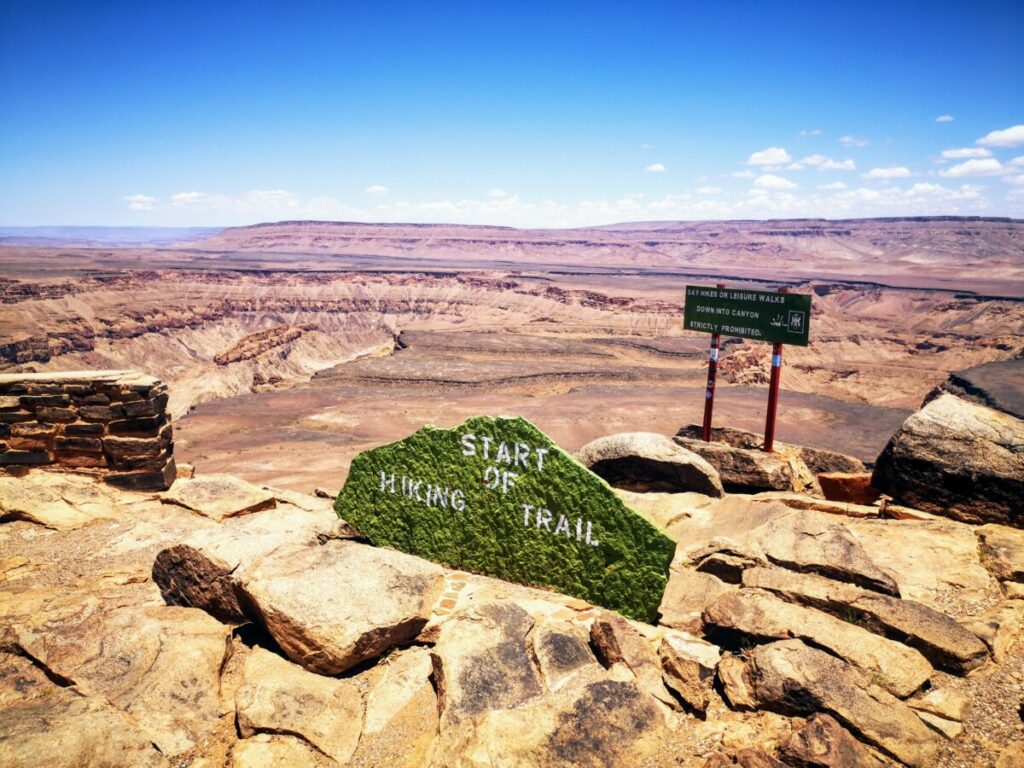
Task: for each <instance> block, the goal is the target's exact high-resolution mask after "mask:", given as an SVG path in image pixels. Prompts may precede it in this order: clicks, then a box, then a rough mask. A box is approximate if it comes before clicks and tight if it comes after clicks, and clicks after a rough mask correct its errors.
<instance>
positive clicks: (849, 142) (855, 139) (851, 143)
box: [839, 134, 871, 147]
mask: <svg viewBox="0 0 1024 768" xmlns="http://www.w3.org/2000/svg"><path fill="white" fill-rule="evenodd" d="M839 143H840V144H842V145H843V146H844V147H866V146H867V145H868V144H870V143H871V142H870V141H868V140H867V139H863V138H861V137H860V136H851V135H850V134H846V135H845V136H840V137H839Z"/></svg>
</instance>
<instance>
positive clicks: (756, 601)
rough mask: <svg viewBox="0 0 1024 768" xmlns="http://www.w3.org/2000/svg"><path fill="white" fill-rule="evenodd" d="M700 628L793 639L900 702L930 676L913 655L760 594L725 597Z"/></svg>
mask: <svg viewBox="0 0 1024 768" xmlns="http://www.w3.org/2000/svg"><path fill="white" fill-rule="evenodd" d="M704 623H705V627H706V628H707V629H708V630H709V631H711V633H712V636H713V635H714V633H715V632H720V633H722V632H725V633H739V634H741V635H743V636H746V637H752V638H755V639H757V640H762V641H763V640H776V639H777V640H784V639H789V638H798V639H800V640H803V641H805V642H807V643H809V644H811V645H813V646H815V647H817V648H824V649H826V650H828V651H830V652H831V653H833V654H834V655H836V656H838V657H840V658H841V659H843V660H845V661H848V662H849V663H850V664H853V665H854V666H855V667H858V668H860V669H861V670H863V671H864V672H866V673H867V674H868V675H873V676H874V678H875V680H876V682H877V683H878V685H880V686H882V687H883V688H885V689H886V690H887V691H889V693H891V694H893V695H894V696H898V697H900V698H906V697H907V696H909V695H910V694H912V693H913V692H914V691H916V690H918V689H919V688H920V687H921V686H922V685H924V683H925V682H927V680H928V679H929V678H930V677H931V674H932V666H931V664H929V663H928V661H927V660H926V659H925V658H924V656H922V655H921V654H920V653H919V652H918V651H916V650H914V649H912V648H908V647H907V646H905V645H902V644H901V643H897V642H896V641H894V640H889V639H887V638H884V637H880V636H878V635H875V634H872V633H871V632H869V631H868V630H866V629H862V628H861V627H859V626H857V625H855V624H851V623H850V622H847V621H843V620H842V619H839V618H836V617H835V616H832V615H830V614H827V613H824V612H822V611H819V610H816V609H814V608H807V607H805V606H801V605H794V604H792V603H787V602H786V601H784V600H782V599H780V598H778V597H775V596H773V595H772V594H771V593H768V592H762V591H760V590H752V589H744V590H740V591H739V592H736V593H733V594H729V595H725V596H724V597H722V598H720V599H719V600H718V601H716V602H715V603H714V604H712V605H711V606H709V607H708V608H707V610H705V611H704Z"/></svg>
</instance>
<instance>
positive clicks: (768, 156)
mask: <svg viewBox="0 0 1024 768" xmlns="http://www.w3.org/2000/svg"><path fill="white" fill-rule="evenodd" d="M792 159H793V158H791V157H790V156H789V152H787V151H786V150H785V149H783V148H782V147H768V149H762V150H761V151H760V152H755V153H754V154H752V155H751V156H750V157H748V158H747V165H782V164H783V163H788V162H790V161H791V160H792Z"/></svg>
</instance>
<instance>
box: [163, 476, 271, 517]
mask: <svg viewBox="0 0 1024 768" xmlns="http://www.w3.org/2000/svg"><path fill="white" fill-rule="evenodd" d="M160 498H161V500H162V501H163V502H164V503H166V504H177V505H178V506H181V507H185V508H186V509H191V510H192V511H193V512H198V513H199V514H201V515H204V516H206V517H209V518H212V519H214V520H223V519H224V518H226V517H235V516H236V515H245V514H251V513H253V512H259V511H261V510H264V509H272V508H273V507H275V506H276V505H277V501H276V500H275V498H274V494H273V492H272V491H269V490H267V489H265V488H260V487H259V486H257V485H253V484H252V483H247V482H245V481H244V480H239V479H238V478H237V477H232V476H231V475H201V476H200V477H197V478H194V479H192V480H179V481H178V482H176V483H175V484H174V485H173V486H172V487H171V489H170V490H169V491H166V492H165V493H163V494H161V497H160Z"/></svg>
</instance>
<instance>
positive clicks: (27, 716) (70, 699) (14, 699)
mask: <svg viewBox="0 0 1024 768" xmlns="http://www.w3.org/2000/svg"><path fill="white" fill-rule="evenodd" d="M0 734H2V735H0V765H5V766H12V768H13V766H19V767H20V768H81V767H82V766H92V765H95V766H100V765H102V766H110V768H164V766H167V765H168V762H167V760H166V759H165V758H164V756H163V755H162V754H160V752H159V750H157V748H156V747H155V746H154V745H153V743H152V741H151V739H150V736H149V735H148V734H147V733H146V732H145V731H143V730H142V729H141V728H140V727H139V724H138V723H137V722H136V721H135V720H134V719H133V718H132V717H131V716H129V715H127V714H125V713H124V712H122V711H120V710H119V709H115V708H113V707H111V706H110V705H109V704H107V703H106V702H104V701H103V698H102V697H94V696H83V695H82V693H81V692H80V691H78V690H77V689H76V688H74V687H70V688H69V687H61V686H59V685H56V684H55V683H53V682H51V681H50V680H48V679H47V678H46V676H45V675H44V674H43V672H42V671H41V670H40V669H38V668H37V667H36V666H34V665H33V664H32V663H31V662H30V661H29V660H28V659H25V658H22V657H21V656H14V655H11V654H7V653H0Z"/></svg>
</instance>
